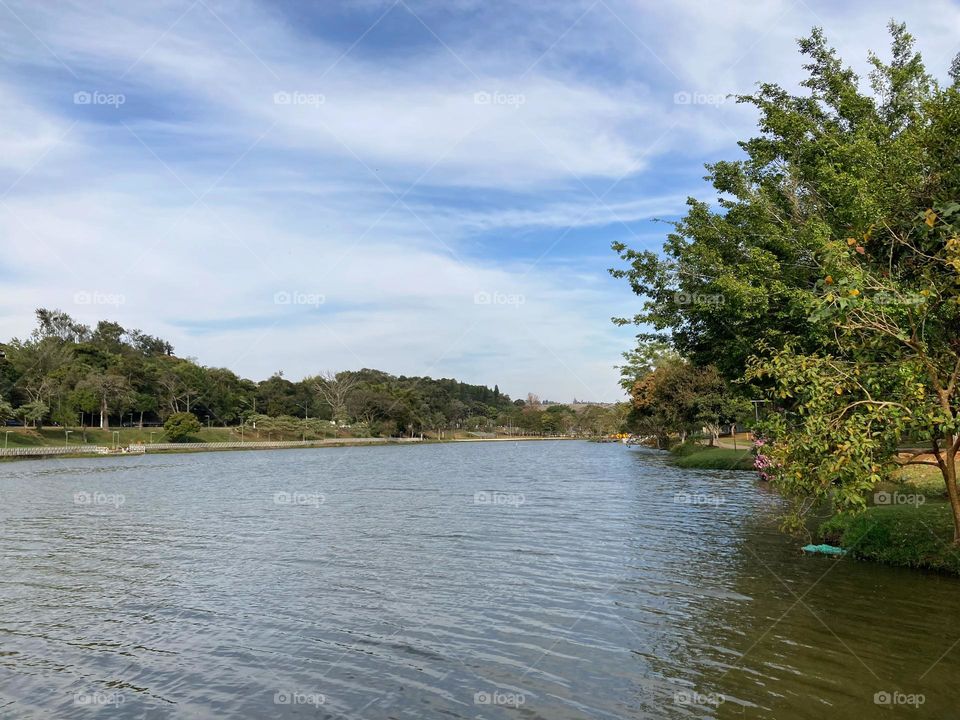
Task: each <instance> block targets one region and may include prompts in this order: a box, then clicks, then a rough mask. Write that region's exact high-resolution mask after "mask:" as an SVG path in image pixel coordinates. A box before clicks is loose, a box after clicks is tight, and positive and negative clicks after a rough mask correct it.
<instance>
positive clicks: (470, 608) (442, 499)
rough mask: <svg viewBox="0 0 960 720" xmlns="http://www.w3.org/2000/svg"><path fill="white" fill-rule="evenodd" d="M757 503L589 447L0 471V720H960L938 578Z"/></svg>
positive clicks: (949, 603)
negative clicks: (801, 526) (869, 559)
mask: <svg viewBox="0 0 960 720" xmlns="http://www.w3.org/2000/svg"><path fill="white" fill-rule="evenodd" d="M780 506H781V501H780V500H779V499H778V497H777V496H776V495H775V494H773V493H771V492H770V491H769V490H768V489H767V488H765V487H763V486H762V485H761V484H759V483H757V482H756V480H755V479H754V477H753V475H752V474H751V473H742V472H733V471H707V470H680V469H678V468H675V467H673V466H671V465H670V464H669V462H668V461H667V460H666V459H665V458H664V457H662V456H660V455H658V454H656V453H653V452H649V451H642V450H641V451H637V450H631V449H629V448H626V447H624V446H623V445H620V444H592V443H586V442H519V443H513V442H499V443H459V444H444V445H424V446H416V447H354V448H336V449H323V450H287V451H257V452H254V451H248V452H234V453H202V454H189V455H154V456H145V457H116V458H104V459H56V460H44V461H32V462H19V463H5V464H2V465H0V527H2V539H0V544H2V550H3V552H2V561H0V570H2V572H0V717H4V718H5V717H15V718H20V717H25V718H50V717H57V718H87V717H93V716H94V715H96V716H98V717H111V718H141V717H147V718H154V717H156V718H166V717H194V718H267V717H280V718H284V717H303V718H365V719H366V718H448V719H456V718H528V719H534V718H543V719H544V720H563V719H566V718H714V717H715V718H728V717H730V718H771V719H773V718H775V719H776V720H790V719H792V718H818V719H819V718H824V717H829V718H856V719H857V720H862V719H863V718H868V717H874V716H880V715H882V716H884V717H886V716H895V717H901V716H902V717H917V718H919V717H937V718H945V717H955V716H956V713H957V707H958V705H960V691H958V690H957V689H956V679H955V675H956V672H955V668H956V666H957V663H958V661H960V624H958V623H957V619H958V617H960V609H958V607H957V598H958V597H960V581H958V580H957V579H954V578H947V577H940V576H936V575H929V574H924V573H921V572H912V571H908V570H902V569H895V568H887V567H883V566H875V565H870V564H865V563H857V562H854V561H851V560H847V559H842V560H836V559H832V558H823V557H803V556H802V555H801V553H800V552H799V549H798V548H799V546H800V545H801V544H802V543H801V542H799V541H797V540H796V539H791V538H788V537H784V536H782V535H781V534H780V533H779V532H778V531H777V521H776V515H777V512H778V510H779V508H780ZM888 701H889V706H888V705H887V702H888ZM878 703H879V704H878Z"/></svg>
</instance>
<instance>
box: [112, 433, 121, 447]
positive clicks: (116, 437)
mask: <svg viewBox="0 0 960 720" xmlns="http://www.w3.org/2000/svg"><path fill="white" fill-rule="evenodd" d="M112 435H113V449H114V450H116V449H117V447H118V446H119V445H120V431H119V430H114V431H113V433H112Z"/></svg>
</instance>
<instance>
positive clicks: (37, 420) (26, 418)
mask: <svg viewBox="0 0 960 720" xmlns="http://www.w3.org/2000/svg"><path fill="white" fill-rule="evenodd" d="M49 412H50V407H49V406H48V405H47V404H46V403H43V402H41V401H39V400H33V401H31V402H28V403H26V404H24V405H21V406H20V407H19V408H17V416H18V417H20V418H21V419H22V420H23V426H24V427H27V426H28V425H30V424H32V425H33V426H34V427H39V426H40V425H41V423H42V421H43V418H45V417H46V416H47V413H49Z"/></svg>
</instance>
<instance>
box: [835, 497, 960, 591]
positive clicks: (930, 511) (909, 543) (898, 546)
mask: <svg viewBox="0 0 960 720" xmlns="http://www.w3.org/2000/svg"><path fill="white" fill-rule="evenodd" d="M820 534H821V536H822V537H823V538H824V539H825V540H826V541H827V542H830V543H831V544H834V545H841V546H842V547H844V548H846V550H847V554H848V555H849V556H850V557H854V558H857V559H860V560H872V561H874V562H881V563H886V564H888V565H901V566H905V567H913V568H927V569H929V570H939V571H941V572H948V573H953V574H955V575H960V548H957V547H955V546H954V545H953V516H952V514H951V512H950V505H949V504H948V503H944V502H929V503H927V504H925V505H920V506H915V505H889V506H887V505H884V506H875V507H871V508H869V509H867V510H866V511H864V512H862V513H859V514H857V515H849V514H848V515H836V516H834V517H832V518H830V519H829V520H827V521H826V522H825V523H823V524H822V525H821V526H820Z"/></svg>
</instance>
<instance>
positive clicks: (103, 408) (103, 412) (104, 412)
mask: <svg viewBox="0 0 960 720" xmlns="http://www.w3.org/2000/svg"><path fill="white" fill-rule="evenodd" d="M108 413H109V409H108V408H107V397H106V395H104V396H102V397H101V398H100V429H101V430H109V429H110V417H109V416H108Z"/></svg>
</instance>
